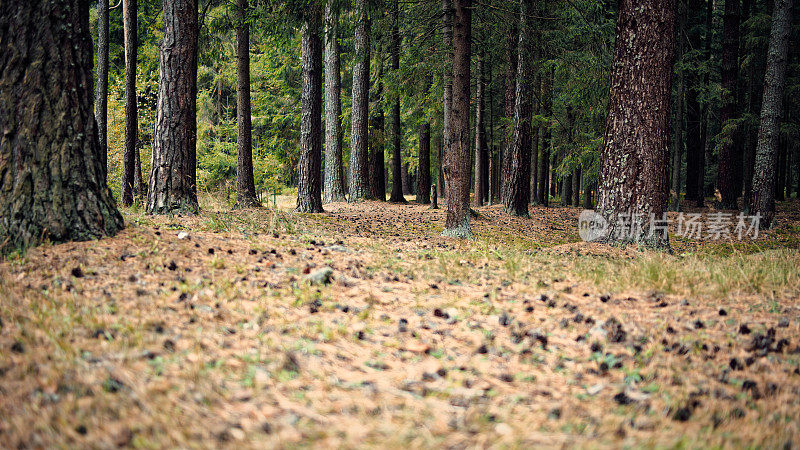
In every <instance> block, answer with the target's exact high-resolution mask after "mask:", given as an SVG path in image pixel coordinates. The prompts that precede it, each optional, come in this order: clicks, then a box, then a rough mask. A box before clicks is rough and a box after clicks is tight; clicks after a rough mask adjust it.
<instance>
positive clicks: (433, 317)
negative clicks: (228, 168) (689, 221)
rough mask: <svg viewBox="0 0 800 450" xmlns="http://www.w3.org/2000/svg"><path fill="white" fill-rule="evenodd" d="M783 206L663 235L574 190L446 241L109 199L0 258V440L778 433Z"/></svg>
mask: <svg viewBox="0 0 800 450" xmlns="http://www.w3.org/2000/svg"><path fill="white" fill-rule="evenodd" d="M280 201H281V202H282V203H281V205H287V204H291V199H288V200H287V199H280ZM779 208H780V212H779V215H778V226H777V227H776V228H775V229H773V230H770V231H766V232H764V231H762V233H761V234H760V236H759V238H758V239H757V240H755V241H750V240H744V241H732V240H723V241H713V240H705V241H693V240H690V239H683V238H680V237H678V236H676V235H675V236H672V238H671V239H672V244H673V250H674V252H673V253H672V254H666V253H653V252H646V251H641V252H640V251H637V250H636V249H633V248H628V249H621V248H611V247H605V246H600V245H597V244H587V243H582V242H580V239H579V238H578V232H577V217H578V214H579V213H580V209H578V208H559V207H553V208H547V209H546V208H541V207H535V208H532V209H531V215H532V218H531V219H514V218H509V217H508V216H506V215H504V214H503V213H502V210H501V209H500V207H498V206H491V207H484V208H478V210H477V211H478V213H479V217H478V218H476V219H473V231H474V233H475V239H473V240H463V241H460V240H453V239H448V238H443V237H440V233H441V230H442V227H443V224H444V211H443V210H441V209H440V210H437V211H431V210H429V209H428V208H427V207H426V206H420V205H414V204H409V205H392V204H385V203H377V202H365V203H360V204H356V205H349V204H332V205H326V210H327V212H326V213H325V214H318V215H301V214H293V213H290V212H288V211H285V210H284V211H281V210H280V207H279V210H278V211H275V210H271V209H267V208H265V209H259V210H246V211H233V212H231V211H227V210H224V209H222V208H217V211H216V212H215V206H214V204H208V203H207V204H206V205H205V209H204V212H203V213H202V214H201V215H199V216H193V217H177V216H175V217H153V216H147V215H144V214H142V213H140V212H138V211H136V210H126V211H125V212H124V215H125V219H126V223H127V228H126V229H125V230H124V231H122V232H121V233H120V234H119V235H118V236H116V237H113V238H108V239H102V240H100V241H95V242H82V243H67V244H61V245H45V246H41V247H38V248H35V249H32V250H30V251H28V252H27V253H26V254H24V255H16V256H14V257H10V258H7V259H6V260H5V261H2V262H0V299H1V300H0V447H6V448H14V447H17V448H26V447H87V446H88V447H103V448H105V447H113V446H133V447H148V448H152V447H156V448H162V447H184V448H185V447H204V448H210V447H235V448H248V447H265V446H269V447H276V446H277V447H305V446H312V447H362V446H363V447H379V448H400V447H403V448H422V447H434V446H436V447H452V448H463V447H468V446H469V447H501V448H507V447H512V448H516V447H531V446H537V447H538V446H541V447H591V448H605V447H613V448H619V447H623V446H634V447H657V448H661V447H690V448H707V447H717V446H718V447H749V446H756V447H760V446H763V447H773V448H774V447H781V446H784V445H787V444H788V445H789V446H790V447H792V448H796V446H797V445H800V423H798V420H799V419H798V417H800V338H799V337H798V336H800V314H799V313H800V252H798V250H797V249H798V248H800V207H799V205H798V202H797V201H792V202H784V203H781V204H780V205H779ZM673 232H675V230H673Z"/></svg>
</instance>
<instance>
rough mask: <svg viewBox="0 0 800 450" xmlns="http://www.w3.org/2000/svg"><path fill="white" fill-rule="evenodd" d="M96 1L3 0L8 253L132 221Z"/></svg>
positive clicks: (0, 189) (1, 245)
mask: <svg viewBox="0 0 800 450" xmlns="http://www.w3.org/2000/svg"><path fill="white" fill-rule="evenodd" d="M92 51H93V49H92V37H91V35H90V31H89V9H88V2H83V1H78V0H50V1H37V2H27V1H25V2H23V1H9V2H2V3H0V130H3V131H2V133H0V254H6V253H9V252H11V251H14V250H16V249H26V248H28V247H32V246H35V245H38V244H39V243H41V242H42V241H44V240H50V241H52V242H65V241H84V240H90V239H97V238H100V237H102V236H112V235H114V234H116V233H117V232H118V231H119V230H121V229H122V228H123V220H122V216H121V215H120V214H119V212H118V211H117V209H116V207H115V205H114V199H113V197H112V195H111V191H110V190H109V189H108V187H107V185H106V180H105V169H104V167H103V163H102V155H101V150H100V145H99V141H98V139H97V127H96V125H95V117H94V109H93V104H92V103H93V101H92V92H91V86H92Z"/></svg>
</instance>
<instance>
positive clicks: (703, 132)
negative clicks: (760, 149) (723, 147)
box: [694, 0, 715, 208]
mask: <svg viewBox="0 0 800 450" xmlns="http://www.w3.org/2000/svg"><path fill="white" fill-rule="evenodd" d="M714 5H715V0H706V17H705V18H706V34H705V38H704V41H705V42H704V43H703V57H704V58H705V60H706V61H710V60H711V58H712V56H711V41H712V39H713V30H712V25H713V23H714V21H713V19H714ZM710 78H711V75H710V71H706V74H705V76H704V77H703V86H704V87H705V86H708V85H709V83H710ZM700 121H701V122H700V145H701V149H700V150H699V152H698V154H697V197H696V198H695V199H694V200H695V203H696V205H697V206H698V207H701V208H702V207H704V206H705V203H706V193H707V192H708V191H710V186H706V167H708V166H710V165H711V158H709V157H708V156H707V154H708V152H709V149H710V147H711V145H710V140H711V139H710V136H709V132H708V129H709V125H710V122H711V108H710V107H709V102H707V101H706V102H704V103H703V106H702V108H701V112H700Z"/></svg>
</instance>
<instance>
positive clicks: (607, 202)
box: [598, 0, 675, 248]
mask: <svg viewBox="0 0 800 450" xmlns="http://www.w3.org/2000/svg"><path fill="white" fill-rule="evenodd" d="M674 33H675V0H643V1H639V2H634V1H633V0H623V1H621V2H620V8H619V19H618V20H617V31H616V36H617V37H616V44H615V49H614V65H613V69H612V73H611V92H610V96H609V108H608V116H607V119H606V132H605V136H604V138H603V151H602V155H601V158H602V159H601V161H602V162H601V172H600V189H599V198H598V210H599V213H600V215H601V216H602V217H603V218H604V219H605V220H606V223H607V224H608V227H607V231H608V234H607V235H606V236H605V238H604V239H605V241H607V242H612V243H622V244H625V243H633V244H639V245H644V246H647V247H652V248H669V238H668V236H667V233H666V230H662V229H657V228H656V227H654V226H652V225H653V223H652V222H651V217H654V218H655V219H656V220H661V219H662V217H663V214H664V210H665V207H666V203H667V196H666V191H667V190H666V186H665V185H666V183H667V163H668V160H669V107H670V92H671V88H672V63H673V53H674V40H675V34H674Z"/></svg>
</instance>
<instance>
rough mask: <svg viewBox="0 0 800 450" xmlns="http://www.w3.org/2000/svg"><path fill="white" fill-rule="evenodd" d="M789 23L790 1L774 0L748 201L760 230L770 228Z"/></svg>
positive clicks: (790, 21) (772, 215) (784, 83)
mask: <svg viewBox="0 0 800 450" xmlns="http://www.w3.org/2000/svg"><path fill="white" fill-rule="evenodd" d="M791 23H792V0H775V7H774V10H773V13H772V31H771V32H770V37H769V52H768V53H767V73H766V76H765V79H764V100H763V101H762V104H761V124H760V125H759V127H758V145H757V147H756V167H755V176H754V177H753V196H752V197H751V198H750V208H749V213H750V214H751V215H755V214H760V215H761V217H762V219H761V220H762V222H761V225H762V226H764V227H769V226H771V225H772V221H773V220H774V216H775V194H774V191H773V189H775V160H776V156H777V155H776V153H777V151H778V140H779V135H780V124H781V113H782V109H783V91H784V87H785V85H786V61H787V53H788V48H789V36H790V32H791Z"/></svg>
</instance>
